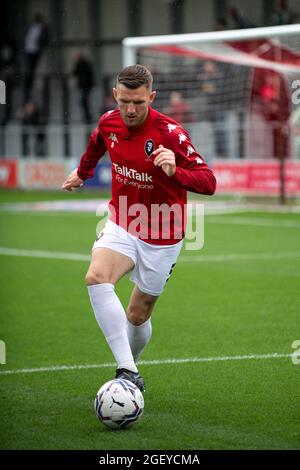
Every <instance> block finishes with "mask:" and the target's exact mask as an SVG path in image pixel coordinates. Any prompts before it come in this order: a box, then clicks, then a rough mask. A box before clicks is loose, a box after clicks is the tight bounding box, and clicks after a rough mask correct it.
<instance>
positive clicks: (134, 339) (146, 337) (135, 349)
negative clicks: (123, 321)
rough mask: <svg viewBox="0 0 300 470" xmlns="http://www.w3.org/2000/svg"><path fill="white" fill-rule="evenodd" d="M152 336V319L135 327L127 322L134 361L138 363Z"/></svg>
mask: <svg viewBox="0 0 300 470" xmlns="http://www.w3.org/2000/svg"><path fill="white" fill-rule="evenodd" d="M151 334H152V325H151V319H150V318H149V320H147V321H145V323H142V324H141V325H138V326H136V325H133V324H132V323H130V322H129V321H127V335H128V339H129V344H130V347H131V351H132V355H133V359H134V361H135V362H136V361H137V360H138V358H139V356H140V355H141V353H142V352H143V350H144V348H145V346H146V345H147V344H148V343H149V341H150V338H151Z"/></svg>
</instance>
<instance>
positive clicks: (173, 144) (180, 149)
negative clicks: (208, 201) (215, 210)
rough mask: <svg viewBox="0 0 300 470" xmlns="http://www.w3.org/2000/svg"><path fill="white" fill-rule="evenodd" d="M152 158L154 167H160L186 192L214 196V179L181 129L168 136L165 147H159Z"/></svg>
mask: <svg viewBox="0 0 300 470" xmlns="http://www.w3.org/2000/svg"><path fill="white" fill-rule="evenodd" d="M153 156H154V160H153V163H154V165H156V166H159V167H161V168H162V170H163V171H164V172H165V173H166V174H167V175H168V176H169V177H170V178H171V179H172V181H174V182H175V183H176V184H178V185H179V186H182V187H183V188H185V189H186V190H187V191H192V192H195V193H201V194H207V195H212V194H214V192H215V190H216V178H215V176H214V174H213V172H212V170H211V169H210V168H209V167H208V165H207V164H206V163H205V161H204V159H203V158H202V157H201V156H200V155H199V153H198V152H197V151H196V150H195V148H194V146H193V144H192V143H191V141H190V138H189V135H188V134H187V132H185V131H184V130H183V129H181V128H179V130H178V129H176V131H175V132H172V133H171V134H170V135H168V136H167V141H166V143H165V146H163V145H159V147H158V148H157V149H156V150H155V151H154V152H153Z"/></svg>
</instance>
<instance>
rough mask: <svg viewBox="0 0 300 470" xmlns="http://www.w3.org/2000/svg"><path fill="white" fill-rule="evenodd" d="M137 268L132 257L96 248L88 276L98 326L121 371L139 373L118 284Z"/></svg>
mask: <svg viewBox="0 0 300 470" xmlns="http://www.w3.org/2000/svg"><path fill="white" fill-rule="evenodd" d="M133 267H134V262H133V260H132V259H131V258H130V257H129V256H125V255H124V254H122V253H119V252H117V251H114V250H112V249H109V248H104V247H101V248H95V249H94V250H93V253H92V260H91V264H90V267H89V269H88V272H87V275H86V283H87V285H88V291H89V296H90V300H91V304H92V307H93V310H94V313H95V317H96V319H97V322H98V324H99V326H100V328H101V330H102V332H103V334H104V336H105V338H106V340H107V342H108V344H109V346H110V348H111V351H112V353H113V355H114V357H115V359H116V362H117V364H118V369H120V368H122V369H123V368H125V369H129V370H130V371H133V372H137V368H136V365H135V362H134V360H133V356H132V353H131V348H130V345H129V341H128V336H127V318H126V313H125V311H124V308H123V306H122V304H121V302H120V300H119V298H118V296H117V294H116V293H115V290H114V287H115V284H116V283H117V282H118V281H119V279H121V277H123V276H124V275H125V274H126V273H128V272H129V271H130V270H131V269H132V268H133Z"/></svg>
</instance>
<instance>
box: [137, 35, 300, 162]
mask: <svg viewBox="0 0 300 470" xmlns="http://www.w3.org/2000/svg"><path fill="white" fill-rule="evenodd" d="M136 59H137V62H138V63H141V64H144V65H146V66H148V67H149V68H150V70H151V71H152V73H153V76H154V83H155V89H156V90H157V92H158V93H157V97H156V100H155V103H154V106H155V107H156V108H157V109H158V110H159V111H160V112H163V113H165V114H167V115H169V116H170V117H172V118H173V119H175V120H176V121H179V122H180V123H182V124H184V126H185V127H186V128H187V129H188V130H189V132H190V133H191V137H192V139H193V141H194V142H195V145H198V146H199V148H200V149H202V153H203V154H205V156H206V158H207V159H208V160H209V159H213V158H251V159H265V158H273V157H290V156H292V157H298V158H300V154H299V153H298V146H299V136H298V131H297V129H296V131H295V129H294V127H295V126H296V127H297V125H298V124H297V122H298V119H296V118H297V113H299V106H297V102H296V100H293V99H292V94H293V91H294V90H293V87H292V86H293V83H295V80H299V79H300V36H288V35H287V36H280V39H279V38H265V39H259V40H258V39H256V40H243V41H241V40H238V41H230V42H229V41H226V42H225V41H223V42H221V41H220V42H198V43H197V42H196V41H195V42H191V43H189V44H183V45H180V44H179V45H178V44H177V45H171V44H170V45H158V46H149V47H142V48H140V49H138V50H137V57H136ZM295 123H296V124H295ZM299 128H300V122H299Z"/></svg>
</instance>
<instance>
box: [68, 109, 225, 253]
mask: <svg viewBox="0 0 300 470" xmlns="http://www.w3.org/2000/svg"><path fill="white" fill-rule="evenodd" d="M160 144H161V145H163V146H164V147H165V148H168V149H170V150H172V151H173V152H174V154H175V158H176V172H175V174H174V175H173V176H172V177H169V176H167V175H166V173H165V172H164V171H163V170H162V168H161V167H157V166H155V165H154V164H153V160H154V157H153V156H152V152H153V151H154V150H155V149H157V148H158V146H159V145H160ZM106 151H108V153H109V155H110V159H111V162H112V199H111V201H110V211H111V216H110V219H111V220H112V221H113V222H115V223H117V224H118V225H121V226H122V227H123V228H125V230H127V231H128V232H130V233H132V234H134V235H136V236H138V237H139V238H140V239H142V240H143V241H145V242H147V243H151V244H157V245H172V244H175V243H177V242H178V241H179V240H181V239H182V238H183V237H184V230H185V221H186V214H185V209H186V200H187V191H193V192H196V193H201V194H208V195H212V194H213V193H214V192H215V189H216V180H215V177H214V174H213V172H212V171H211V170H210V169H209V168H208V166H207V164H206V163H205V161H204V159H203V158H202V157H201V156H200V155H199V154H198V153H197V151H196V150H195V148H194V147H193V144H192V143H191V141H190V137H189V135H188V133H187V132H186V131H185V130H184V129H183V128H182V127H181V126H180V125H179V124H178V123H177V122H176V121H174V120H173V119H171V118H169V117H167V116H165V115H164V114H161V113H159V112H157V111H156V110H154V109H153V108H151V107H149V113H148V116H147V118H146V120H145V122H144V123H143V124H142V125H141V126H138V127H127V126H126V125H125V123H124V121H123V120H122V118H121V116H120V111H119V110H114V111H108V112H107V113H105V114H104V115H103V116H102V117H101V119H100V121H99V124H98V126H97V128H96V129H95V130H94V131H93V132H92V134H91V136H90V138H89V141H88V145H87V148H86V151H85V153H84V154H83V155H82V157H81V160H80V164H79V166H78V170H77V174H78V176H79V177H80V178H81V179H83V180H85V179H87V178H91V177H92V176H93V173H94V168H95V167H96V165H97V163H98V161H99V159H100V158H101V157H102V155H104V153H105V152H106Z"/></svg>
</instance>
